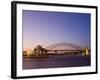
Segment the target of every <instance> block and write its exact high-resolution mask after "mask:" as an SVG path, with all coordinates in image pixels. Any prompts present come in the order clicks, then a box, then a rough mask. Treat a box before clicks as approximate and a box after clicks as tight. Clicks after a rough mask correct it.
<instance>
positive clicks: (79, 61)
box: [23, 55, 91, 69]
mask: <svg viewBox="0 0 100 80" xmlns="http://www.w3.org/2000/svg"><path fill="white" fill-rule="evenodd" d="M90 65H91V57H90V56H89V55H88V56H82V55H65V56H62V55H59V56H53V57H49V58H26V57H23V69H41V68H58V67H81V66H90Z"/></svg>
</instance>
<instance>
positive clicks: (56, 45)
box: [46, 42, 82, 50]
mask: <svg viewBox="0 0 100 80" xmlns="http://www.w3.org/2000/svg"><path fill="white" fill-rule="evenodd" d="M58 46H70V47H73V48H74V49H77V50H82V48H81V47H80V46H78V45H76V44H72V43H66V42H62V43H56V44H53V45H50V46H48V47H46V49H53V48H55V47H58Z"/></svg>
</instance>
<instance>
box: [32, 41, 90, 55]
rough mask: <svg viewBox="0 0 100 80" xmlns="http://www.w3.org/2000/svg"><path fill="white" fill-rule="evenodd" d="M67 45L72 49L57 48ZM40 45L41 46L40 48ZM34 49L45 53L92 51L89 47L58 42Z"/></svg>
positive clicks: (61, 53)
mask: <svg viewBox="0 0 100 80" xmlns="http://www.w3.org/2000/svg"><path fill="white" fill-rule="evenodd" d="M60 46H65V47H71V48H70V49H68V48H66V49H56V48H57V47H60ZM39 47H40V48H39ZM34 51H35V52H36V51H37V53H39V54H43V55H83V53H84V55H88V54H89V53H90V50H88V48H84V49H83V48H81V47H80V46H78V45H75V44H72V43H65V42H63V43H56V44H53V45H50V46H48V47H45V48H42V46H38V48H36V49H34Z"/></svg>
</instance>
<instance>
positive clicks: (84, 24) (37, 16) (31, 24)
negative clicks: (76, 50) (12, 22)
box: [22, 10, 91, 49]
mask: <svg viewBox="0 0 100 80" xmlns="http://www.w3.org/2000/svg"><path fill="white" fill-rule="evenodd" d="M90 18H91V15H90V14H88V13H70V12H47V11H33V10H23V13H22V27H23V49H27V48H28V49H33V48H34V47H35V46H37V45H42V46H43V47H47V46H49V45H52V44H55V43H61V42H67V43H73V44H76V45H79V46H81V47H82V48H83V47H90V26H91V25H90V24H91V23H90V20H91V19H90Z"/></svg>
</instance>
